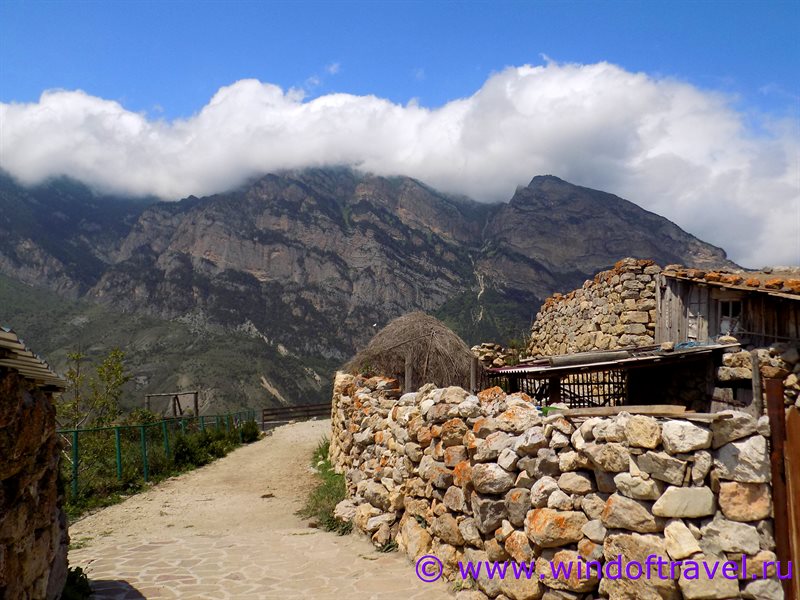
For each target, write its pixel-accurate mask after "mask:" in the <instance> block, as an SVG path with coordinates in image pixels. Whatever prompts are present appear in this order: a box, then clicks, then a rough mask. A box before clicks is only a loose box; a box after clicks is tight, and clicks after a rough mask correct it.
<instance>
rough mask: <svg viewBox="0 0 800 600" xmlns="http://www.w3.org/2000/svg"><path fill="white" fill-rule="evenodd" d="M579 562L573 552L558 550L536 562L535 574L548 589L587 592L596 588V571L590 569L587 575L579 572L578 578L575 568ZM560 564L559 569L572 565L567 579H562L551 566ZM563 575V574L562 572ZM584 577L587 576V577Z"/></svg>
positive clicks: (577, 556)
mask: <svg viewBox="0 0 800 600" xmlns="http://www.w3.org/2000/svg"><path fill="white" fill-rule="evenodd" d="M578 560H579V555H578V553H577V552H575V551H574V550H560V551H558V552H555V553H554V554H553V555H552V556H550V555H549V553H548V554H547V555H543V556H541V557H539V558H538V559H537V560H536V573H537V574H538V576H539V579H541V581H542V583H543V584H544V585H546V586H547V587H548V588H553V589H560V590H568V591H571V592H588V591H590V590H592V589H594V588H595V586H597V583H598V581H599V578H598V575H597V570H596V569H590V570H589V573H586V572H585V571H583V570H582V571H581V573H580V575H582V576H579V573H578V569H577V567H576V565H577V563H578ZM557 564H562V565H563V566H562V567H558V568H559V569H563V568H567V565H572V567H571V568H570V574H569V577H564V575H563V574H561V573H559V571H557V570H556V568H555V567H554V566H553V565H557ZM562 573H563V572H562ZM586 575H589V576H588V577H587V576H586Z"/></svg>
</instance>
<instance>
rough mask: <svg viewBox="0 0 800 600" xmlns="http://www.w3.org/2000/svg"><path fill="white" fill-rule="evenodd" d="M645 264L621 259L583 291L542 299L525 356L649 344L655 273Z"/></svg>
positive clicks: (654, 267)
mask: <svg viewBox="0 0 800 600" xmlns="http://www.w3.org/2000/svg"><path fill="white" fill-rule="evenodd" d="M660 271H661V268H660V267H659V266H657V265H656V264H655V263H653V261H651V260H637V259H634V258H626V259H623V260H621V261H619V262H618V263H617V264H616V265H614V268H613V269H611V270H609V271H602V272H600V273H598V274H597V275H595V276H594V279H591V280H588V281H586V282H585V283H584V284H583V287H581V288H579V289H577V290H574V291H572V292H569V293H568V294H566V295H562V294H554V295H553V296H551V297H549V298H548V299H547V300H545V302H544V304H543V305H542V308H541V309H540V310H539V313H538V314H537V315H536V321H535V323H534V324H533V328H532V329H531V339H530V342H529V345H528V354H529V355H531V356H542V355H543V356H552V355H555V354H570V353H573V352H584V351H588V350H613V349H615V348H624V347H627V346H647V345H650V344H653V343H655V323H656V275H657V274H658V273H659V272H660Z"/></svg>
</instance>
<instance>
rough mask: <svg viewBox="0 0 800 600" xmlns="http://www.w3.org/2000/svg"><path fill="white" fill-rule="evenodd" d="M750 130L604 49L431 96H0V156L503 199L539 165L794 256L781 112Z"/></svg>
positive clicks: (796, 157) (156, 182)
mask: <svg viewBox="0 0 800 600" xmlns="http://www.w3.org/2000/svg"><path fill="white" fill-rule="evenodd" d="M758 127H759V133H758V134H756V133H753V132H752V131H751V130H749V129H748V128H747V125H746V117H745V115H744V114H741V113H739V112H737V111H736V110H735V109H734V108H733V107H732V106H731V104H730V102H729V99H728V98H727V97H725V96H723V95H721V94H717V93H712V92H708V91H701V90H699V89H697V88H695V87H692V86H691V85H688V84H686V83H682V82H680V81H675V80H671V79H657V78H653V77H650V76H647V75H645V74H642V73H631V72H628V71H625V70H623V69H621V68H619V67H616V66H614V65H610V64H607V63H599V64H593V65H572V64H556V63H553V62H548V64H547V65H546V66H539V67H531V66H522V67H515V68H507V69H505V70H503V71H501V72H499V73H495V74H493V75H492V76H490V77H489V79H487V81H486V82H485V83H484V85H483V86H482V87H481V89H479V90H478V91H477V92H475V94H473V95H472V96H470V97H468V98H463V99H458V100H454V101H452V102H449V103H447V104H445V105H444V106H442V107H440V108H436V109H428V108H424V107H421V106H419V105H418V104H417V103H409V104H407V105H406V106H402V105H398V104H394V103H392V102H390V101H388V100H385V99H382V98H378V97H375V96H354V95H349V94H328V95H323V96H320V97H317V98H314V99H311V100H305V99H304V98H303V94H302V92H301V91H298V90H295V89H292V90H288V91H284V90H282V89H281V88H279V87H277V86H275V85H271V84H268V83H261V82H259V81H255V80H242V81H237V82H236V83H234V84H232V85H230V86H227V87H223V88H221V89H220V90H219V91H218V92H217V93H216V94H215V95H214V97H213V98H212V99H211V101H210V102H209V103H208V104H207V105H206V106H205V107H203V109H202V110H201V111H200V112H199V113H197V114H196V115H194V116H192V117H191V118H188V119H181V120H175V121H164V120H158V119H151V118H148V117H147V116H146V115H144V114H138V113H134V112H130V111H128V110H126V109H125V108H124V107H123V106H121V105H120V104H119V103H117V102H113V101H110V100H104V99H102V98H97V97H93V96H90V95H88V94H85V93H84V92H81V91H62V90H54V91H48V92H45V93H44V94H42V96H41V98H40V99H39V101H38V102H35V103H30V104H18V103H10V104H0V167H2V168H3V169H6V170H7V171H9V172H10V173H11V174H13V175H14V176H16V177H17V178H19V179H20V180H22V181H23V182H27V183H33V182H37V181H40V180H42V179H43V178H46V177H48V176H52V175H59V174H67V175H71V176H73V177H76V178H79V179H82V180H83V181H86V182H89V183H91V184H93V185H94V186H96V187H98V188H100V189H103V190H107V191H115V192H120V193H127V194H156V195H158V196H160V197H162V198H166V199H175V198H180V197H184V196H187V195H189V194H195V195H203V194H209V193H212V192H217V191H222V190H225V189H228V188H231V187H233V186H235V185H237V184H240V183H241V182H242V181H243V180H244V179H245V178H247V177H249V176H252V175H257V174H260V173H264V172H267V171H273V170H277V169H284V168H298V167H304V166H318V165H328V164H348V165H352V166H355V167H358V168H360V169H363V170H366V171H371V172H374V173H377V174H406V175H410V176H413V177H417V178H419V179H421V180H423V181H425V182H427V183H429V184H431V185H433V186H435V187H438V188H440V189H443V190H446V191H450V192H457V193H464V194H467V195H470V196H472V197H474V198H476V199H479V200H507V199H508V198H509V197H510V196H511V194H512V193H513V191H514V189H515V187H516V186H517V185H519V184H526V183H527V182H528V181H529V180H530V178H531V177H532V176H533V175H537V174H545V173H551V174H554V175H558V176H560V177H562V178H564V179H566V180H568V181H572V182H573V183H577V184H580V185H585V186H589V187H594V188H598V189H603V190H606V191H610V192H613V193H616V194H618V195H620V196H623V197H625V198H627V199H629V200H632V201H633V202H636V203H637V204H639V205H640V206H643V207H644V208H647V209H649V210H652V211H654V212H657V213H659V214H662V215H664V216H666V217H668V218H670V219H672V220H673V221H675V222H676V223H678V224H679V225H681V226H682V227H683V228H685V229H687V230H688V231H690V232H691V233H694V234H695V235H698V236H699V237H701V238H702V239H704V240H707V241H709V242H712V243H715V244H717V245H720V246H722V247H724V248H725V249H726V250H728V252H729V255H730V256H731V257H732V258H733V259H734V260H736V261H739V262H741V263H743V264H746V265H748V266H756V267H757V266H761V265H762V264H767V263H778V264H797V263H800V234H798V231H800V199H799V198H800V142H799V141H798V137H799V136H798V131H797V124H796V123H793V122H786V121H779V120H776V121H772V122H769V121H762V122H760V123H759V124H758Z"/></svg>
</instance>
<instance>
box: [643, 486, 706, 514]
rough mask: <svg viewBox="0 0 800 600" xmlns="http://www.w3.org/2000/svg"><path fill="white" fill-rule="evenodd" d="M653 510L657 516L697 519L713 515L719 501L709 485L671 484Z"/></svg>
mask: <svg viewBox="0 0 800 600" xmlns="http://www.w3.org/2000/svg"><path fill="white" fill-rule="evenodd" d="M652 510H653V514H654V515H656V516H657V517H679V518H688V519H695V518H698V517H705V516H708V515H713V514H714V512H715V511H716V510H717V501H716V500H715V498H714V492H712V491H711V488H709V487H675V486H669V487H668V488H667V489H666V490H665V491H664V493H663V494H661V497H660V498H659V499H658V500H656V501H655V504H653V509H652Z"/></svg>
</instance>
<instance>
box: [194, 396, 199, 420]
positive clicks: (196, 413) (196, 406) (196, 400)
mask: <svg viewBox="0 0 800 600" xmlns="http://www.w3.org/2000/svg"><path fill="white" fill-rule="evenodd" d="M199 396H200V394H198V393H197V392H195V393H194V416H195V417H199V416H200V398H199Z"/></svg>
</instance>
